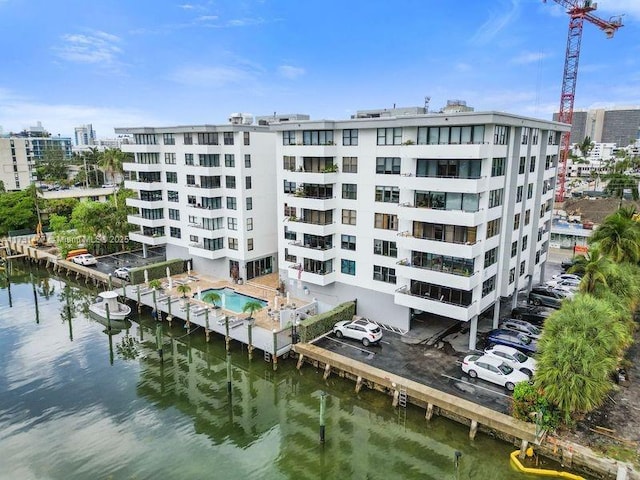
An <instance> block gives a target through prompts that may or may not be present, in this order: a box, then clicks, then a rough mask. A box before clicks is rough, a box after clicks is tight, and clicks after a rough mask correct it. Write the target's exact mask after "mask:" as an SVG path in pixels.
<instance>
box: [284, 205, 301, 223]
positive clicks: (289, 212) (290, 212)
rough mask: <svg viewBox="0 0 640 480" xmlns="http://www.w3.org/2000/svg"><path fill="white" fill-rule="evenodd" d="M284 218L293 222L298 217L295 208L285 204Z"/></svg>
mask: <svg viewBox="0 0 640 480" xmlns="http://www.w3.org/2000/svg"><path fill="white" fill-rule="evenodd" d="M284 216H285V217H286V218H289V219H291V220H295V219H296V218H297V216H298V214H297V209H296V207H290V206H289V205H287V204H286V203H285V204H284Z"/></svg>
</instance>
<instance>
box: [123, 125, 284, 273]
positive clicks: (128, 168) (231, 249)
mask: <svg viewBox="0 0 640 480" xmlns="http://www.w3.org/2000/svg"><path fill="white" fill-rule="evenodd" d="M116 133H117V134H129V135H133V142H134V143H130V144H123V145H122V150H123V151H125V152H131V153H134V154H135V161H134V162H133V163H125V164H124V170H125V187H126V188H131V189H133V190H135V191H137V192H138V198H134V199H129V200H128V204H129V205H131V206H133V207H136V208H138V212H139V213H138V214H137V215H130V216H129V222H130V223H132V224H134V225H138V226H139V229H138V230H137V231H135V232H131V234H130V238H131V239H132V240H135V241H138V242H141V243H142V244H143V245H166V248H167V258H184V259H187V258H190V259H192V266H193V269H194V270H196V271H200V272H203V273H205V274H207V275H211V276H217V277H220V278H228V277H229V276H230V275H231V270H232V268H233V267H237V268H238V271H237V273H238V277H240V278H243V279H250V278H253V277H254V276H257V275H261V274H265V273H271V272H272V271H275V269H276V268H277V254H276V252H277V238H276V231H277V227H278V225H276V218H275V206H276V193H275V190H274V184H275V178H276V172H275V168H274V159H273V156H274V150H275V134H273V133H272V132H270V131H269V129H268V127H260V126H254V125H246V124H234V125H200V126H180V127H166V128H165V127H163V128H117V129H116ZM127 178H128V179H127Z"/></svg>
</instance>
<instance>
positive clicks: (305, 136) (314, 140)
mask: <svg viewBox="0 0 640 480" xmlns="http://www.w3.org/2000/svg"><path fill="white" fill-rule="evenodd" d="M302 144H303V145H333V130H304V131H303V132H302Z"/></svg>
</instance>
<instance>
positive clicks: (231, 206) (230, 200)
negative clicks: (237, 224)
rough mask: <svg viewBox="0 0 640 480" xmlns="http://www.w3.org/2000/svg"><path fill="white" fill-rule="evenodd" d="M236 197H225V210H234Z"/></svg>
mask: <svg viewBox="0 0 640 480" xmlns="http://www.w3.org/2000/svg"><path fill="white" fill-rule="evenodd" d="M236 208H237V205H236V197H227V209H229V210H236Z"/></svg>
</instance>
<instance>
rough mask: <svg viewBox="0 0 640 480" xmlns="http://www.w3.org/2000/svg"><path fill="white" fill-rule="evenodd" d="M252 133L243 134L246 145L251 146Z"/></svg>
mask: <svg viewBox="0 0 640 480" xmlns="http://www.w3.org/2000/svg"><path fill="white" fill-rule="evenodd" d="M250 133H251V132H242V139H243V142H244V144H245V145H251V135H250Z"/></svg>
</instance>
